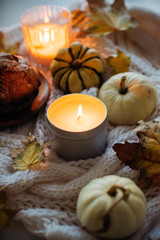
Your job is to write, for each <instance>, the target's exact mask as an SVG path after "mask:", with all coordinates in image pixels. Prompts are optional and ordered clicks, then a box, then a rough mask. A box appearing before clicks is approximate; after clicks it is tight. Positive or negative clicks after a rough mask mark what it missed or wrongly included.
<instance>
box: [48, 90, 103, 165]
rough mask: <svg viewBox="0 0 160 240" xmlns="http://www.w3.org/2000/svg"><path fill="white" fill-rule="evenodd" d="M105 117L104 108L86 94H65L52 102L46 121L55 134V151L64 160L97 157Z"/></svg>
mask: <svg viewBox="0 0 160 240" xmlns="http://www.w3.org/2000/svg"><path fill="white" fill-rule="evenodd" d="M80 106H81V108H82V111H81V113H80V116H79V117H78V115H77V112H78V109H79V107H80ZM106 116H107V110H106V107H105V105H104V104H103V103H102V102H101V101H100V100H99V99H98V98H95V97H92V96H89V95H85V94H69V95H65V96H63V97H61V98H59V99H57V100H56V101H54V102H53V103H52V104H51V105H50V106H49V108H48V112H47V120H48V125H49V128H50V129H51V131H52V132H53V133H54V134H55V135H56V141H55V146H54V149H55V151H56V152H57V153H58V155H60V156H61V157H62V158H64V159H66V160H77V159H82V158H83V159H86V158H89V157H96V156H98V155H101V154H102V153H103V152H104V150H105V147H106Z"/></svg>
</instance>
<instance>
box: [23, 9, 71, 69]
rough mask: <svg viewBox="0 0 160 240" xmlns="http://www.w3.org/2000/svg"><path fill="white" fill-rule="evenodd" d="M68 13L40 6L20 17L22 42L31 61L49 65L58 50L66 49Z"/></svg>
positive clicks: (68, 23) (68, 29) (68, 24)
mask: <svg viewBox="0 0 160 240" xmlns="http://www.w3.org/2000/svg"><path fill="white" fill-rule="evenodd" d="M70 19H71V15H70V12H69V11H68V10H67V9H65V8H62V7H56V6H40V7H35V8H33V9H31V10H28V11H27V12H26V13H25V14H23V15H22V29H23V35H24V42H25V46H26V49H27V52H28V54H29V57H30V59H31V60H32V61H34V62H35V63H37V64H40V65H49V64H50V63H51V61H52V60H53V58H54V57H55V56H56V54H57V51H58V50H59V49H60V48H63V47H68V45H69V32H70Z"/></svg>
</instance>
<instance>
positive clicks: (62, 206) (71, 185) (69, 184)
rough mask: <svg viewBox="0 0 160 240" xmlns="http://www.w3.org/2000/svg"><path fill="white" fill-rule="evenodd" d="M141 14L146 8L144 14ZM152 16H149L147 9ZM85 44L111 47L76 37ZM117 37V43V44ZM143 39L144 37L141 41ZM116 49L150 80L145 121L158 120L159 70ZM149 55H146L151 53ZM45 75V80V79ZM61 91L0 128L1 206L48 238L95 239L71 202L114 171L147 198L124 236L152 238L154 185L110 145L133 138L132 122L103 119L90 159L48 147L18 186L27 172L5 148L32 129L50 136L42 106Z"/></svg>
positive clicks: (156, 215) (157, 208) (157, 202)
mask: <svg viewBox="0 0 160 240" xmlns="http://www.w3.org/2000/svg"><path fill="white" fill-rule="evenodd" d="M146 14H147V13H146ZM148 17H150V18H152V19H153V20H154V17H156V16H154V15H150V14H148ZM81 41H82V43H85V44H87V45H89V46H91V47H94V48H96V49H98V50H99V51H100V52H101V53H102V56H104V55H108V54H109V53H111V52H115V50H116V48H117V46H116V45H115V44H114V43H113V41H112V40H110V39H108V38H103V39H89V38H87V39H85V40H83V39H81ZM120 43H121V40H119V42H117V44H118V45H119V49H121V48H122V45H121V44H120ZM144 44H145V42H144ZM122 50H123V51H124V52H125V53H126V54H127V56H129V57H130V58H131V61H132V64H131V67H130V71H135V72H140V73H144V74H146V75H148V76H149V78H150V80H151V81H152V83H153V84H154V85H155V87H156V89H157V92H158V97H159V101H158V104H157V107H156V109H155V111H154V112H153V114H152V115H151V116H150V117H149V118H148V120H153V119H156V120H160V113H159V108H160V84H159V82H160V70H159V69H158V68H155V67H153V66H152V64H150V62H149V61H148V58H147V60H146V59H145V58H144V56H141V57H140V56H137V54H135V53H133V52H130V51H128V49H127V48H124V46H123V48H122ZM152 57H153V56H151V58H152ZM50 80H51V79H50ZM97 92H98V89H96V88H91V89H90V90H88V91H87V90H84V93H86V94H90V95H93V96H97ZM62 94H63V93H62V92H61V91H60V90H58V89H55V88H54V89H52V91H51V94H50V98H49V100H48V102H47V104H46V106H45V107H44V108H43V109H42V110H41V111H40V112H39V115H38V116H37V117H34V118H33V119H31V120H29V121H28V122H26V123H24V124H21V125H19V126H16V127H12V128H7V129H3V130H2V131H1V132H0V187H2V186H8V187H7V196H8V200H7V207H8V208H9V209H11V210H16V211H18V212H17V214H16V216H15V219H17V220H21V221H22V222H23V223H24V225H25V226H26V228H27V229H28V230H29V231H30V232H32V233H33V234H35V235H38V236H42V237H44V238H46V239H48V240H53V239H54V240H61V239H62V240H63V239H65V240H73V239H75V240H84V239H87V240H96V239H97V238H96V237H94V236H93V235H92V234H91V233H88V232H87V231H86V230H85V229H83V228H82V227H81V225H80V223H79V221H78V219H77V217H76V202H77V197H78V194H79V192H80V190H81V188H82V187H83V186H84V185H86V184H87V183H88V182H89V181H90V180H91V179H94V178H97V177H102V176H104V175H109V174H116V175H119V176H124V177H129V178H130V179H132V180H134V181H135V182H136V183H137V184H138V186H139V187H141V189H142V191H143V192H144V194H145V196H146V198H147V216H146V219H145V223H144V225H143V227H142V228H141V229H140V230H139V231H138V232H137V233H135V234H134V235H132V236H131V237H130V238H129V239H131V240H135V239H137V240H138V239H141V240H146V239H148V236H150V237H153V238H152V239H154V240H156V239H158V237H159V236H160V229H159V228H158V227H157V225H156V224H157V223H158V222H160V189H159V188H158V187H154V186H146V185H145V182H144V181H142V180H139V172H138V171H134V170H131V169H130V168H129V167H127V166H124V165H123V164H122V163H121V162H120V161H119V160H118V159H117V157H116V154H115V152H114V150H113V149H112V146H113V145H114V144H115V143H117V142H124V141H125V140H127V141H137V136H136V133H135V132H134V131H133V129H134V128H135V126H113V125H111V124H109V123H107V129H108V137H107V147H106V150H105V152H104V154H102V156H100V157H97V158H95V159H87V160H79V161H72V162H65V161H64V160H63V159H60V158H58V156H57V155H56V153H55V152H51V151H49V152H48V156H49V158H48V161H47V162H46V163H45V164H44V165H43V166H40V167H39V169H38V170H32V171H31V172H30V173H29V175H28V179H27V182H26V184H25V185H24V186H22V183H23V182H24V180H25V179H26V176H27V173H28V171H27V170H26V171H14V169H13V167H12V164H13V162H12V159H11V157H10V151H9V148H10V147H20V146H21V140H22V139H23V138H24V137H26V136H27V135H28V133H29V132H32V133H33V134H34V135H35V136H36V137H37V138H38V140H39V141H40V142H41V143H42V142H45V141H48V140H50V133H49V131H48V128H47V125H46V111H47V108H48V106H49V104H50V103H51V102H52V101H54V100H55V99H56V98H58V97H59V96H61V95H62Z"/></svg>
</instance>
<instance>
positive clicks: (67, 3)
mask: <svg viewBox="0 0 160 240" xmlns="http://www.w3.org/2000/svg"><path fill="white" fill-rule="evenodd" d="M82 1H84V0H58V1H57V0H0V27H7V26H10V25H14V24H17V23H20V21H21V15H22V13H23V12H24V11H26V10H27V9H29V8H32V7H33V6H38V5H46V4H53V5H59V6H64V7H67V8H69V9H75V8H76V6H77V3H78V2H82ZM108 2H109V3H112V2H113V0H108ZM125 3H126V6H127V7H141V8H145V9H149V10H151V11H154V12H156V13H158V12H160V1H159V0H152V1H151V0H125Z"/></svg>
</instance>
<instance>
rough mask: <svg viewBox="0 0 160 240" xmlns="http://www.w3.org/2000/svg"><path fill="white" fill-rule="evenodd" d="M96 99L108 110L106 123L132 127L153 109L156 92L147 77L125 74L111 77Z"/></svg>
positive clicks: (132, 73)
mask: <svg viewBox="0 0 160 240" xmlns="http://www.w3.org/2000/svg"><path fill="white" fill-rule="evenodd" d="M98 97H99V98H100V99H101V100H102V101H103V102H104V104H105V105H106V107H107V110H108V121H109V122H110V123H112V124H115V125H132V124H136V123H137V122H138V121H139V120H145V119H146V118H147V117H148V116H149V115H150V114H151V113H152V112H153V110H154V109H155V107H156V104H157V91H156V88H155V87H154V86H153V84H152V83H151V81H150V80H149V79H148V77H146V76H144V75H142V74H138V73H134V72H125V73H120V74H116V75H114V76H112V77H111V78H109V80H108V81H106V82H105V83H104V84H103V85H102V86H101V88H100V90H99V95H98Z"/></svg>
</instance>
